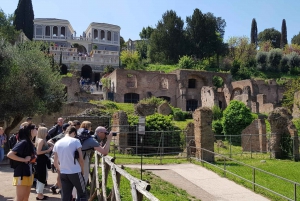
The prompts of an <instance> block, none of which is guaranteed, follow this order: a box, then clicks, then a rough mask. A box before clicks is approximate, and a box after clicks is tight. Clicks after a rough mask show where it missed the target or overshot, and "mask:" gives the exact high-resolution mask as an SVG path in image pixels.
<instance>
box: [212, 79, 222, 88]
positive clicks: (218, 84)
mask: <svg viewBox="0 0 300 201" xmlns="http://www.w3.org/2000/svg"><path fill="white" fill-rule="evenodd" d="M213 85H214V86H215V87H217V88H221V87H223V85H224V81H223V79H222V78H221V77H220V76H214V77H213Z"/></svg>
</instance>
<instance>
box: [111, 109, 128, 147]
mask: <svg viewBox="0 0 300 201" xmlns="http://www.w3.org/2000/svg"><path fill="white" fill-rule="evenodd" d="M112 122H113V123H112V126H111V130H112V131H114V132H117V136H116V138H115V144H116V145H117V146H118V149H119V150H121V151H122V153H124V151H125V149H126V148H127V147H128V130H129V125H128V118H127V114H126V113H125V112H124V111H119V112H116V113H114V114H113V117H112Z"/></svg>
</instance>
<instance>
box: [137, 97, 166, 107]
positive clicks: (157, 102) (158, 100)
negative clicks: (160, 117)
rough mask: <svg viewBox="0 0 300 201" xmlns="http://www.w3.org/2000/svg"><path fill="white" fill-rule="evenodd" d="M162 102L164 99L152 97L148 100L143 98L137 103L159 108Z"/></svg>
mask: <svg viewBox="0 0 300 201" xmlns="http://www.w3.org/2000/svg"><path fill="white" fill-rule="evenodd" d="M163 102H165V100H164V99H162V98H157V97H155V96H152V97H150V98H145V99H142V100H140V101H139V103H143V104H151V105H156V106H159V105H160V104H162V103H163Z"/></svg>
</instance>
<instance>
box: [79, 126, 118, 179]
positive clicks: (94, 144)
mask: <svg viewBox="0 0 300 201" xmlns="http://www.w3.org/2000/svg"><path fill="white" fill-rule="evenodd" d="M83 123H84V122H82V124H83ZM82 124H81V126H80V127H82V126H83V125H82ZM89 130H91V127H90V128H89ZM106 132H107V130H106V129H105V128H104V127H102V126H98V127H97V128H96V130H95V135H94V136H93V135H91V137H90V138H88V139H86V140H85V141H84V142H83V143H82V154H83V157H84V173H83V177H84V180H85V183H86V184H87V181H88V179H89V164H90V155H91V153H92V152H93V151H94V150H97V151H98V152H100V153H101V154H103V155H107V154H108V152H109V146H110V141H111V139H112V132H110V133H109V135H106V134H105V133H106ZM96 138H98V139H105V138H106V143H104V144H103V143H101V142H99V141H100V140H99V141H98V140H97V139H96Z"/></svg>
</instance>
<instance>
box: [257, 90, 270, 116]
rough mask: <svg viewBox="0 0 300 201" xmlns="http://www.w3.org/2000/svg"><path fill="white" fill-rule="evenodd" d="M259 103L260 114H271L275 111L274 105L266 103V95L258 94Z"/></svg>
mask: <svg viewBox="0 0 300 201" xmlns="http://www.w3.org/2000/svg"><path fill="white" fill-rule="evenodd" d="M256 97H257V103H258V105H259V108H258V112H259V113H262V114H269V113H270V112H272V111H273V110H274V104H273V103H266V95H265V94H258V95H257V96H256Z"/></svg>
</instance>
